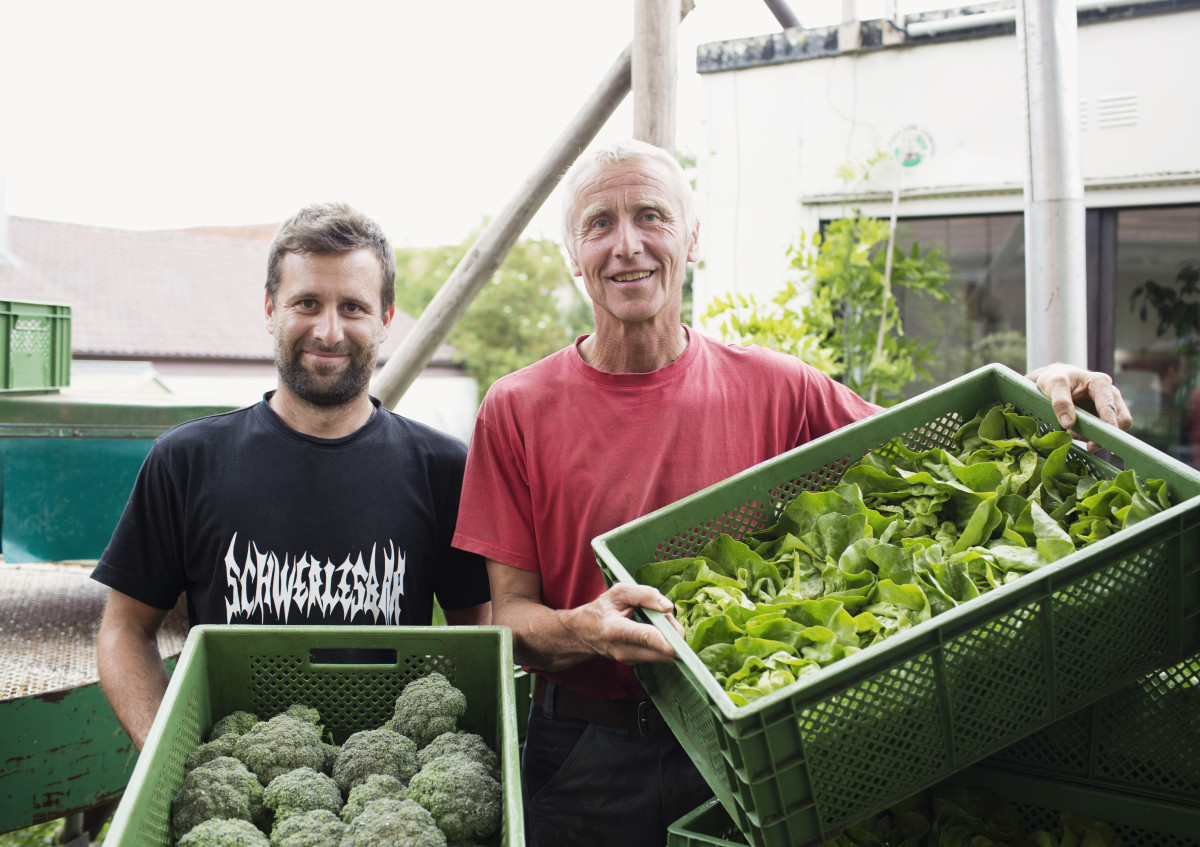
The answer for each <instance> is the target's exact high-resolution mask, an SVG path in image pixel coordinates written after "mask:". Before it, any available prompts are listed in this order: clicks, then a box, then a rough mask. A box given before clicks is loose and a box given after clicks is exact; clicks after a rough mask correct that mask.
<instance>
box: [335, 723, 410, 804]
mask: <svg viewBox="0 0 1200 847" xmlns="http://www.w3.org/2000/svg"><path fill="white" fill-rule="evenodd" d="M417 770H418V767H417V748H416V745H415V744H413V742H412V741H410V740H409V739H408V738H406V737H404V736H403V735H401V734H400V733H398V732H393V731H392V730H390V729H364V730H361V731H359V732H356V733H354V734H353V735H351V736H350V737H349V738H347V739H346V741H345V742H344V743H343V744H342V749H341V750H339V751H338V756H337V761H335V762H334V763H333V778H334V779H335V780H336V781H337V784H338V787H339V788H341V789H342V794H344V795H349V793H350V789H352V788H354V786H356V785H358V784H359V783H360V782H363V781H364V780H365V779H366V778H367V777H368V776H370V775H371V774H378V773H382V774H388V775H389V776H394V777H396V779H398V780H400V781H401V782H408V780H410V779H412V776H413V774H415V773H416V772H417Z"/></svg>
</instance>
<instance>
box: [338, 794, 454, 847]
mask: <svg viewBox="0 0 1200 847" xmlns="http://www.w3.org/2000/svg"><path fill="white" fill-rule="evenodd" d="M380 844H404V845H405V847H446V836H445V835H444V834H442V831H441V830H440V829H438V826H437V824H436V823H434V820H433V817H432V816H431V815H430V814H429V812H428V811H427V810H425V809H424V808H422V807H421V806H419V805H418V804H416V803H414V802H413V801H412V800H395V799H393V798H390V797H384V798H383V799H381V800H372V801H371V802H370V803H368V804H367V805H366V808H364V809H363V810H362V812H361V813H360V814H359V815H358V817H356V818H355V819H354V822H353V823H351V824H350V825H349V826H347V827H346V835H345V836H344V837H343V838H342V843H341V845H340V847H377V845H380Z"/></svg>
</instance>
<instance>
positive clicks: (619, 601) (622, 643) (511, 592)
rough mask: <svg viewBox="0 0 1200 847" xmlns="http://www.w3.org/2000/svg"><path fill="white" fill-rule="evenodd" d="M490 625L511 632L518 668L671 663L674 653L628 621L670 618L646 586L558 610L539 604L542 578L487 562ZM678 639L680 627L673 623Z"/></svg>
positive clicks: (664, 603) (623, 587)
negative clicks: (637, 614)
mask: <svg viewBox="0 0 1200 847" xmlns="http://www.w3.org/2000/svg"><path fill="white" fill-rule="evenodd" d="M487 567H488V577H489V579H490V581H491V585H492V616H493V618H492V619H493V621H494V622H495V623H497V624H500V625H501V626H507V627H509V628H510V629H512V631H513V653H514V658H515V659H516V661H517V662H518V663H519V664H522V665H527V666H529V667H532V668H536V669H538V670H543V671H561V670H565V669H567V668H570V667H574V666H575V665H577V664H579V663H580V662H583V661H586V660H587V659H591V658H593V657H594V656H606V657H608V658H610V659H616V660H617V661H618V662H624V663H625V664H629V665H632V664H637V663H639V662H670V661H672V660H674V658H675V652H674V651H673V650H672V649H671V647H670V645H668V644H667V640H666V639H665V638H663V636H662V633H660V632H659V631H658V630H657V629H655V628H654V627H653V626H651V625H649V624H644V623H637V622H636V621H633V620H631V619H630V618H631V617H632V615H633V612H634V610H635V609H637V608H639V607H641V608H647V609H654V610H656V611H659V612H667V613H669V612H670V611H671V610H672V608H673V605H672V603H671V601H670V600H668V599H667V598H666V597H664V596H663V595H662V594H660V593H659V592H658V591H657V589H654V588H651V587H650V586H648V585H627V584H624V583H621V584H618V585H614V586H613V587H612V588H610V589H609V590H608V591H606V592H604V593H603V594H601V595H600V596H599V597H597V598H596V599H595V600H593V601H592V602H590V603H587V604H586V605H583V606H579V607H577V608H574V609H564V610H556V609H551V608H550V607H548V606H546V605H544V604H543V603H542V578H541V577H540V576H539V575H538V574H536V573H534V572H532V571H526V570H522V569H520V568H514V567H512V566H510V565H505V564H502V563H500V562H497V561H494V560H492V559H488V563H487ZM671 621H672V623H675V626H676V628H677V629H678V630H679V631H680V633H681V634H682V627H680V626H679V624H678V623H676V622H675V619H674V618H671Z"/></svg>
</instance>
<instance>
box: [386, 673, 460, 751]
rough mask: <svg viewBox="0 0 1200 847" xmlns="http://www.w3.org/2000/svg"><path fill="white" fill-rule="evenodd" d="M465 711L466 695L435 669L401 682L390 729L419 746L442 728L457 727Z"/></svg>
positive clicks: (452, 728) (441, 731) (430, 739)
mask: <svg viewBox="0 0 1200 847" xmlns="http://www.w3.org/2000/svg"><path fill="white" fill-rule="evenodd" d="M466 713H467V697H466V695H465V694H463V693H462V692H461V691H459V690H458V689H457V688H455V687H454V686H453V685H452V684H451V683H450V680H448V679H446V677H445V676H443V675H442V674H440V673H437V672H436V671H435V672H433V673H431V674H428V675H427V676H423V677H421V678H420V679H414V680H413V681H412V682H410V683H409V684H408V685H406V686H404V690H403V691H401V692H400V696H399V697H397V698H396V713H395V715H394V716H393V717H392V729H394V730H396V732H398V733H400V734H401V735H406V736H408V737H409V738H411V739H412V740H413V741H414V742H415V743H416V745H417V749H420V748H422V747H424V746H425V745H426V744H428V743H429V742H430V741H433V739H435V738H437V737H438V736H439V735H441V734H442V733H443V732H454V731H455V730H456V729H458V719H459V718H461V717H462V716H463V715H465V714H466Z"/></svg>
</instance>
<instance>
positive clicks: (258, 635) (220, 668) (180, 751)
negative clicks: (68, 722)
mask: <svg viewBox="0 0 1200 847" xmlns="http://www.w3.org/2000/svg"><path fill="white" fill-rule="evenodd" d="M322 650H340V651H346V650H361V651H364V652H363V653H362V654H361V655H360V656H353V658H354V659H355V660H359V659H361V662H360V663H357V664H329V663H322V656H321V654H320V653H319V652H318V653H316V654H314V653H313V651H322ZM431 671H438V672H439V673H442V674H444V675H445V676H446V677H447V678H448V679H449V680H450V682H451V683H453V684H454V685H455V686H456V687H457V688H458V689H459V690H461V691H462V692H463V693H464V694H465V695H466V697H467V714H466V715H465V716H464V718H463V719H462V721H460V724H459V728H460V729H465V730H469V731H471V732H475V733H477V734H479V735H481V736H482V737H483V738H484V740H485V741H487V742H488V744H490V745H491V746H492V748H493V749H494V750H495V751H496V754H497V755H498V756H499V757H500V770H501V785H502V786H503V790H504V797H503V821H502V823H501V831H500V843H501V844H502V845H504V847H519V845H523V844H524V843H525V835H524V823H523V817H522V806H521V782H520V769H519V763H518V760H517V722H516V715H515V710H514V708H513V707H514V702H515V692H514V686H513V660H512V633H511V631H510V630H509V629H508V628H506V627H495V626H475V627H386V626H196V627H193V628H192V630H191V632H190V633H189V635H188V640H187V643H186V644H185V645H184V648H183V652H182V653H181V654H180V657H179V663H178V665H177V667H176V670H175V674H174V675H173V676H172V678H171V683H170V686H169V687H168V688H167V694H166V697H165V699H164V700H163V704H162V707H161V708H160V709H159V712H158V715H157V716H156V717H155V719H154V725H153V726H152V727H151V730H150V735H149V737H148V738H147V740H146V746H145V748H144V749H143V751H142V753H141V755H140V757H139V759H138V763H137V766H136V767H135V768H134V772H133V776H132V777H131V779H130V781H129V787H128V788H127V789H126V791H125V796H124V798H123V799H122V800H121V805H120V807H119V808H118V809H117V813H116V815H115V816H114V817H113V821H112V824H111V826H110V827H109V831H108V835H107V836H106V838H105V841H104V843H105V844H106V845H108V847H167V845H169V844H170V843H171V842H170V837H171V834H170V829H171V826H170V817H171V800H172V799H173V798H174V796H175V794H176V793H177V792H178V790H179V788H180V786H181V785H182V784H183V764H184V760H185V759H186V758H187V755H188V753H189V752H191V750H192V749H193V748H194V747H195V746H196V745H197V744H199V743H200V742H201V741H202V740H203V739H204V737H205V735H206V734H207V733H208V730H209V728H210V727H211V726H212V724H213V723H214V722H215V721H216V720H217V719H219V718H221V717H223V716H224V715H227V714H229V713H230V712H232V711H235V710H238V709H241V710H245V711H250V712H254V713H255V714H257V715H258V716H259V717H260V718H263V719H266V718H269V717H271V716H273V715H275V714H278V713H279V712H282V711H284V710H285V709H287V708H288V707H289V706H291V705H293V704H297V703H300V704H304V705H308V706H312V707H315V708H316V709H317V710H318V711H319V712H320V715H321V718H322V720H323V722H324V724H325V727H326V729H327V730H330V731H331V732H332V733H333V736H334V741H335V742H336V743H339V744H340V743H342V742H343V741H344V740H345V739H346V737H347V736H348V735H350V734H351V733H353V732H355V731H358V730H362V729H376V728H378V727H379V726H382V725H383V723H384V722H385V721H387V720H389V719H390V718H391V717H392V714H393V711H394V707H395V702H396V697H397V696H399V694H400V692H401V691H402V690H403V688H404V686H405V685H406V684H408V683H409V682H411V681H412V680H414V679H418V678H420V677H422V676H425V675H426V674H428V673H430V672H431Z"/></svg>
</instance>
